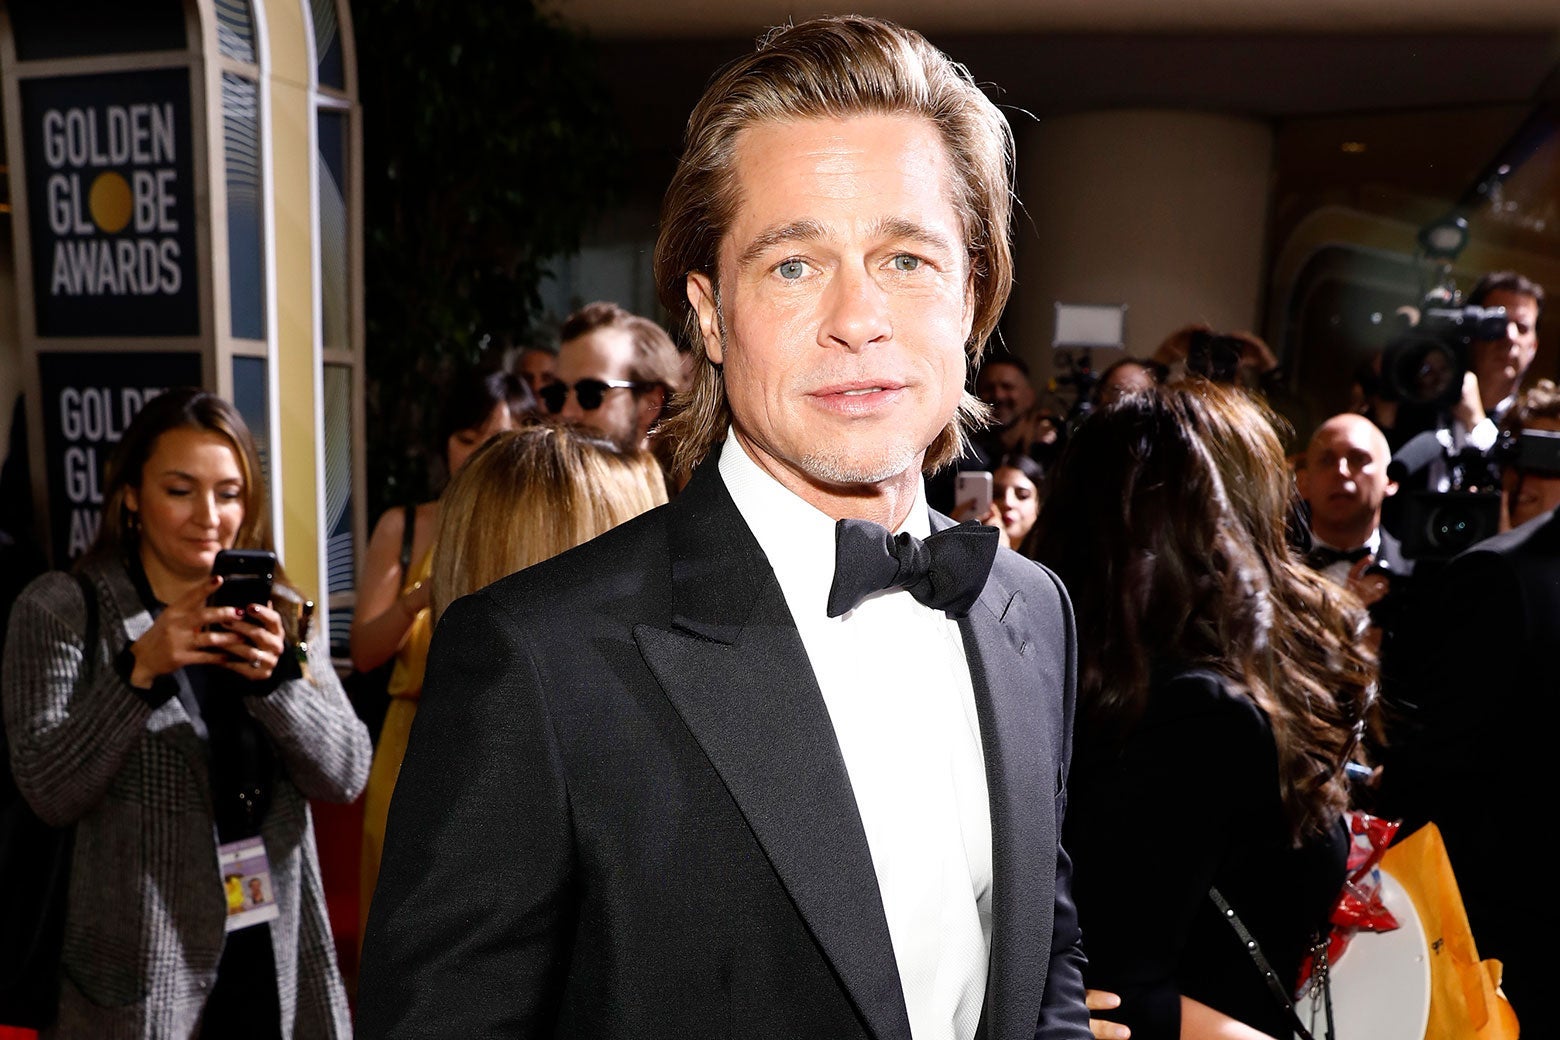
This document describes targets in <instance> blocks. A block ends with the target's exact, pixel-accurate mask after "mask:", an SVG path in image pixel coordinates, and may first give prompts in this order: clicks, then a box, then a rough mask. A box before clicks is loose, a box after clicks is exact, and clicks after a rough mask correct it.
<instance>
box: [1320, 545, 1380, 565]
mask: <svg viewBox="0 0 1560 1040" xmlns="http://www.w3.org/2000/svg"><path fill="white" fill-rule="evenodd" d="M1369 555H1370V548H1369V547H1368V546H1364V545H1362V546H1360V547H1359V548H1358V549H1334V548H1333V547H1332V546H1330V545H1318V546H1316V547H1315V548H1314V549H1312V550H1311V551H1310V552H1308V553H1306V554H1305V562H1306V563H1308V564H1310V565H1311V566H1312V567H1314V568H1315V569H1316V570H1319V571H1320V570H1326V569H1327V568H1328V567H1331V566H1332V565H1333V564H1335V563H1337V562H1338V561H1339V560H1347V561H1349V563H1351V564H1354V563H1358V562H1360V561H1361V560H1363V559H1364V558H1365V557H1367V556H1369Z"/></svg>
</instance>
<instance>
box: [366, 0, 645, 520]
mask: <svg viewBox="0 0 1560 1040" xmlns="http://www.w3.org/2000/svg"><path fill="white" fill-rule="evenodd" d="M352 9H353V20H354V22H355V25H354V29H355V32H356V39H357V64H358V77H359V80H358V83H359V88H358V89H359V97H360V100H361V102H362V106H363V150H364V177H363V180H364V193H365V194H364V216H365V221H364V223H365V228H364V267H365V280H366V286H365V290H366V310H367V328H366V330H365V331H366V334H367V359H368V370H367V377H368V400H367V403H366V407H367V415H366V422H367V428H368V479H369V489H370V490H369V496H370V501H369V503H368V505H369V510H370V521H371V522H372V519H373V518H374V517H376V516H378V514H379V513H380V512H382V511H383V510H384V509H385V508H387V507H389V506H391V505H396V504H399V503H402V502H407V501H414V500H419V499H423V498H426V497H428V496H429V495H430V492H431V488H430V486H429V480H430V470H431V468H432V467H430V462H431V461H432V458H433V451H434V445H432V444H431V443H429V442H430V441H431V440H432V438H433V430H434V428H435V426H436V424H437V422H438V409H439V402H440V397H441V391H442V388H443V387H444V385H445V384H446V382H447V380H448V377H449V375H450V374H451V372H452V371H454V370H456V369H458V368H460V367H463V366H467V365H471V364H477V363H482V362H485V361H489V360H492V361H496V356H497V355H498V353H499V352H500V351H501V350H502V349H503V347H505V346H506V345H508V344H509V343H511V342H523V341H524V339H525V338H526V336H527V334H528V333H529V332H530V330H531V324H532V322H533V321H534V320H535V319H536V317H537V315H538V314H539V313H540V309H541V302H540V298H539V295H538V286H539V285H540V283H541V280H542V278H543V277H545V270H544V268H543V264H544V263H545V262H546V260H547V259H548V258H549V257H554V256H557V255H559V254H561V253H569V252H572V251H574V250H575V249H577V248H578V246H579V241H580V236H581V234H582V232H583V231H584V229H585V228H586V227H588V226H589V225H590V223H591V222H592V221H593V220H594V219H595V218H596V217H597V216H598V215H599V214H600V213H601V212H602V211H603V210H604V209H605V208H606V207H607V206H608V205H609V204H611V202H612V201H613V200H614V199H615V197H616V195H617V188H618V184H619V183H620V181H619V178H620V177H621V171H622V170H623V168H624V165H625V161H626V160H625V158H624V157H625V155H626V154H627V151H626V146H625V145H624V143H623V135H622V134H621V132H620V130H619V128H618V124H617V118H616V115H615V113H614V112H613V110H612V107H611V105H610V103H609V102H608V100H607V92H606V90H605V88H604V86H603V85H602V84H601V82H600V81H599V79H598V74H597V67H596V64H595V61H594V59H593V54H592V51H591V48H590V45H589V42H588V41H587V40H586V39H585V38H584V37H583V36H582V35H581V34H579V33H578V32H577V31H576V30H574V29H572V28H570V27H567V26H565V25H563V24H562V23H561V22H560V21H559V20H558V18H557V17H556V16H555V15H553V14H551V13H549V12H546V11H541V10H538V9H537V7H536V5H535V4H534V3H531V2H518V0H503V2H500V3H493V2H491V0H353V3H352Z"/></svg>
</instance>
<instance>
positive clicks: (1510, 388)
mask: <svg viewBox="0 0 1560 1040" xmlns="http://www.w3.org/2000/svg"><path fill="white" fill-rule="evenodd" d="M1468 303H1469V304H1470V305H1472V306H1474V307H1484V308H1492V307H1500V308H1503V309H1504V310H1505V311H1506V335H1505V336H1504V337H1502V338H1498V339H1476V340H1474V341H1473V350H1472V356H1471V357H1470V359H1469V371H1468V375H1467V376H1466V377H1465V378H1464V381H1463V396H1462V398H1461V399H1459V400H1458V402H1457V405H1456V406H1455V407H1454V408H1453V409H1452V418H1453V419H1454V420H1455V421H1456V422H1458V423H1460V424H1461V425H1462V427H1463V428H1464V429H1466V430H1467V431H1468V440H1469V442H1470V443H1472V444H1474V445H1475V446H1476V447H1478V448H1479V449H1480V450H1481V451H1488V450H1489V448H1490V447H1491V446H1493V445H1494V443H1495V431H1496V428H1497V427H1498V426H1499V425H1500V423H1501V420H1503V419H1504V418H1505V417H1506V414H1507V412H1509V411H1510V410H1511V407H1512V405H1513V404H1514V403H1515V402H1516V398H1517V387H1518V386H1520V385H1521V383H1522V378H1523V377H1524V376H1525V375H1527V370H1528V368H1529V366H1531V365H1532V364H1533V357H1534V355H1536V354H1537V353H1538V319H1539V318H1540V317H1541V316H1542V315H1543V313H1544V287H1543V286H1541V285H1539V284H1538V283H1537V282H1534V281H1532V280H1531V279H1528V278H1524V277H1523V276H1522V275H1520V274H1517V273H1516V272H1515V271H1496V272H1493V273H1491V274H1487V275H1485V276H1484V277H1483V278H1481V279H1479V283H1478V284H1477V285H1475V286H1474V287H1473V291H1472V292H1470V293H1469V294H1468Z"/></svg>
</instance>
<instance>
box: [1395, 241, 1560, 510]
mask: <svg viewBox="0 0 1560 1040" xmlns="http://www.w3.org/2000/svg"><path fill="white" fill-rule="evenodd" d="M1464 303H1466V305H1464ZM1543 307H1544V289H1543V286H1541V285H1539V284H1538V283H1536V282H1534V281H1532V280H1531V279H1528V278H1526V277H1524V276H1522V275H1520V274H1517V273H1516V272H1513V271H1496V272H1493V273H1491V274H1487V275H1485V276H1484V277H1483V278H1481V279H1480V280H1479V282H1478V284H1477V285H1475V286H1474V287H1473V291H1472V292H1470V293H1469V294H1468V296H1467V299H1466V301H1463V300H1462V299H1461V298H1460V297H1459V296H1458V295H1457V294H1456V293H1455V292H1450V291H1448V290H1444V289H1442V290H1437V291H1436V292H1433V293H1432V294H1431V295H1430V296H1429V297H1427V298H1426V301H1425V303H1424V305H1423V306H1422V307H1421V308H1420V312H1419V314H1418V315H1417V316H1416V317H1415V319H1414V324H1413V326H1412V327H1411V328H1410V329H1409V330H1408V331H1407V332H1405V333H1404V334H1403V335H1402V336H1400V337H1398V338H1397V339H1396V340H1394V341H1393V342H1392V343H1390V344H1388V346H1387V348H1386V350H1385V352H1384V356H1383V359H1382V365H1381V387H1380V389H1381V392H1382V396H1383V397H1384V398H1385V400H1386V402H1387V407H1386V408H1385V409H1384V410H1383V411H1382V412H1381V414H1379V415H1377V416H1374V418H1375V419H1376V421H1377V422H1378V424H1380V425H1381V426H1382V428H1383V430H1385V432H1386V434H1387V439H1388V440H1389V441H1390V442H1391V443H1392V444H1393V445H1394V447H1398V446H1402V445H1406V444H1407V443H1408V442H1409V441H1410V440H1412V438H1413V437H1414V436H1415V435H1416V434H1418V433H1421V432H1423V431H1426V430H1433V431H1435V434H1436V439H1437V440H1438V441H1439V442H1440V445H1441V448H1442V452H1443V454H1444V456H1445V457H1446V461H1443V462H1441V463H1438V464H1436V465H1432V466H1428V467H1425V468H1423V469H1422V470H1420V471H1417V472H1416V473H1415V474H1414V476H1415V479H1414V481H1413V482H1412V486H1413V487H1427V488H1430V489H1432V490H1436V491H1447V490H1456V489H1457V488H1456V483H1457V481H1456V474H1455V473H1454V472H1453V471H1452V466H1451V460H1452V459H1454V458H1455V457H1457V456H1463V457H1464V458H1465V459H1470V458H1472V457H1474V456H1477V455H1488V453H1489V452H1490V450H1491V449H1492V448H1493V447H1494V445H1495V441H1496V438H1497V435H1498V427H1499V424H1500V422H1501V420H1502V419H1504V418H1505V416H1506V414H1507V412H1509V411H1510V409H1511V407H1512V404H1513V402H1514V401H1515V400H1516V393H1517V387H1518V386H1520V385H1521V383H1522V379H1523V377H1524V376H1525V375H1527V370H1528V367H1529V366H1530V365H1532V363H1533V357H1534V355H1535V354H1536V353H1537V352H1538V320H1539V317H1540V315H1541V314H1542V313H1543ZM1497 308H1498V309H1497Z"/></svg>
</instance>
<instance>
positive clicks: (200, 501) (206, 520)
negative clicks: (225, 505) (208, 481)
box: [194, 491, 217, 527]
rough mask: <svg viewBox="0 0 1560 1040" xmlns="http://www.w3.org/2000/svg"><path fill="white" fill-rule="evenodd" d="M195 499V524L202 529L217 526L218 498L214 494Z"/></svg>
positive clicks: (198, 496) (202, 495)
mask: <svg viewBox="0 0 1560 1040" xmlns="http://www.w3.org/2000/svg"><path fill="white" fill-rule="evenodd" d="M194 498H195V522H196V523H197V524H199V525H200V526H202V527H215V526H216V524H217V498H216V495H215V494H214V493H213V492H210V491H208V492H206V493H204V494H197V495H195V496H194Z"/></svg>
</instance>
